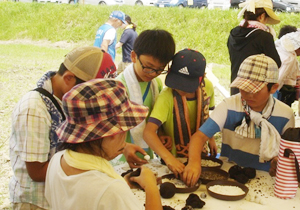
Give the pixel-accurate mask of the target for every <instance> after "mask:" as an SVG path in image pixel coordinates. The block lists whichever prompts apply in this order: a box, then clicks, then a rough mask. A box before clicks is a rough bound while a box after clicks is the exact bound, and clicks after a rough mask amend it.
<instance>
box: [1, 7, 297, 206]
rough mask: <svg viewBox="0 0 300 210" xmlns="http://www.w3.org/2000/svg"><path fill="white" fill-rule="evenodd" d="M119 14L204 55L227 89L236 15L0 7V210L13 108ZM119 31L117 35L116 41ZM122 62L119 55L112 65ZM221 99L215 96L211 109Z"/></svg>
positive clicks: (292, 18)
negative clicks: (229, 45)
mask: <svg viewBox="0 0 300 210" xmlns="http://www.w3.org/2000/svg"><path fill="white" fill-rule="evenodd" d="M116 9H119V10H122V11H124V12H125V13H127V14H129V15H130V16H131V18H132V21H133V22H135V23H136V24H137V25H138V28H137V32H138V33H140V32H141V31H143V30H145V29H152V28H161V29H166V30H168V31H169V32H171V33H172V34H173V36H174V39H175V41H176V45H177V48H176V50H177V51H178V50H180V49H183V48H185V47H189V48H192V49H196V50H199V51H200V52H202V53H203V54H204V56H205V57H206V59H207V62H208V63H209V66H210V67H211V68H212V71H213V73H214V74H215V75H216V76H217V77H218V78H219V80H220V83H221V84H222V85H223V86H224V87H225V88H227V89H228V85H229V76H230V67H229V59H228V52H227V48H226V42H227V37H228V34H229V32H230V29H231V28H233V27H234V26H236V25H237V24H238V22H239V20H237V18H236V16H237V13H238V10H228V11H222V10H207V9H203V10H199V9H186V8H183V9H179V8H155V7H140V6H133V7H131V6H114V7H108V6H90V5H86V6H83V5H59V4H38V3H19V2H17V3H15V2H0V20H1V21H0V22H1V23H0V32H1V33H0V96H1V100H0V119H1V120H0V127H1V129H0V165H1V168H0V209H8V208H9V195H8V181H9V178H10V176H11V169H10V162H9V147H8V143H9V135H10V130H11V129H10V126H11V119H10V115H11V112H12V109H13V107H14V106H15V104H16V103H17V101H18V100H19V99H20V97H21V96H22V95H23V94H24V93H26V92H27V91H29V90H31V89H33V88H34V87H35V84H36V81H37V80H38V79H39V78H40V77H41V76H42V75H43V73H44V72H46V71H49V70H53V71H56V70H57V69H58V66H59V64H60V63H61V62H62V61H63V58H64V55H65V54H66V53H67V52H69V51H70V50H71V49H72V48H74V47H76V46H83V45H92V43H93V40H94V36H95V32H96V30H97V28H98V27H99V26H100V25H101V24H102V23H104V22H105V21H106V20H107V18H108V16H109V14H110V12H111V11H113V10H116ZM278 15H279V16H280V18H281V19H282V22H281V23H280V24H279V25H277V26H275V27H274V28H275V30H276V31H277V32H278V31H279V28H280V27H281V26H282V25H285V24H292V25H295V26H297V27H298V28H300V22H299V19H300V15H299V14H283V13H282V14H278ZM121 33H122V31H121V30H119V31H118V38H120V35H121ZM120 58H121V50H118V55H117V59H116V61H117V62H118V61H119V60H120ZM220 100H222V96H221V95H220V93H219V92H218V91H216V104H217V103H218V102H220Z"/></svg>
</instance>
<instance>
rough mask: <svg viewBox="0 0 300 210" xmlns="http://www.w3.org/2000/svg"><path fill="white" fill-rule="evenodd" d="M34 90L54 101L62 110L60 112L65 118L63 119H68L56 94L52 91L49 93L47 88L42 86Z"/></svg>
mask: <svg viewBox="0 0 300 210" xmlns="http://www.w3.org/2000/svg"><path fill="white" fill-rule="evenodd" d="M34 90H35V91H37V92H39V93H41V94H43V95H44V96H46V97H48V98H49V99H50V100H51V101H52V102H53V104H54V105H55V107H56V108H57V110H58V111H59V112H60V114H61V116H62V118H63V121H64V120H65V119H66V116H65V114H64V112H63V110H62V108H61V106H60V105H59V103H58V102H57V100H56V99H55V98H54V96H53V95H52V94H51V93H49V92H48V91H47V90H45V89H44V88H41V87H38V88H35V89H34Z"/></svg>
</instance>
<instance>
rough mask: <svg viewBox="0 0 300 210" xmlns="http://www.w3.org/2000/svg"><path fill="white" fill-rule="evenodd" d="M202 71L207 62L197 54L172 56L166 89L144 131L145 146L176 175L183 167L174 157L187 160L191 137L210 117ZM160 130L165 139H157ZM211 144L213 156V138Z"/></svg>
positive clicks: (188, 51) (189, 50)
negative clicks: (160, 129)
mask: <svg viewBox="0 0 300 210" xmlns="http://www.w3.org/2000/svg"><path fill="white" fill-rule="evenodd" d="M205 67H206V60H205V58H204V56H203V55H202V54H201V53H199V52H197V51H194V50H191V49H184V50H181V51H179V52H178V53H177V54H176V55H175V56H174V58H173V60H172V65H171V68H170V69H169V72H168V74H167V76H166V81H165V84H166V86H168V87H166V88H165V89H164V90H163V91H162V92H161V93H160V95H159V97H158V98H157V100H156V102H155V105H154V108H153V110H152V112H151V115H150V117H149V120H148V123H147V126H146V128H145V130H144V139H145V141H146V142H147V144H148V145H149V146H150V147H151V148H152V149H153V150H154V151H155V152H156V153H157V154H158V155H159V156H160V157H161V158H162V159H163V160H164V162H165V163H166V165H167V166H168V167H169V169H170V170H172V171H173V172H174V173H175V174H176V175H179V174H181V173H182V172H183V169H184V165H183V164H182V163H181V162H180V161H178V160H177V159H176V158H175V157H187V156H188V149H189V148H188V147H189V141H190V138H191V136H192V134H193V133H194V132H195V131H196V130H197V129H198V128H199V127H200V125H202V124H203V123H204V122H205V120H206V119H207V118H208V115H209V101H208V97H207V94H206V91H205V86H204V83H203V77H204V72H205ZM160 127H162V129H163V133H164V135H166V137H162V136H161V137H159V136H158V134H157V131H158V129H159V128H160ZM160 138H161V139H162V141H161V140H160ZM210 143H212V144H211V145H210V146H211V149H212V150H211V152H212V153H213V154H215V153H216V145H215V142H214V140H213V138H212V141H211V142H210ZM200 153H201V152H200Z"/></svg>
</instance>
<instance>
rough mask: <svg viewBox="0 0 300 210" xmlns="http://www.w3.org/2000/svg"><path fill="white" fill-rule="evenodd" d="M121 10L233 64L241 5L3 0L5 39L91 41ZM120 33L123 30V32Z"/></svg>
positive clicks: (293, 20) (286, 17)
mask: <svg viewBox="0 0 300 210" xmlns="http://www.w3.org/2000/svg"><path fill="white" fill-rule="evenodd" d="M116 9H118V10H122V11H124V12H125V13H126V14H129V15H130V16H131V18H132V21H133V22H135V23H136V24H137V25H138V27H137V32H138V33H140V32H141V31H143V30H145V29H153V28H160V29H165V30H168V31H169V32H170V33H172V34H173V36H174V39H175V41H176V44H177V50H181V49H183V48H186V47H189V48H193V49H196V50H198V51H200V52H202V53H203V54H204V56H205V57H206V59H207V61H208V62H210V63H220V64H229V59H228V52H227V47H226V42H227V37H228V35H229V32H230V30H231V29H232V28H233V27H234V26H236V25H237V24H238V22H239V20H238V19H237V14H238V11H239V10H225V11H223V10H207V9H192V8H158V7H145V6H127V5H126V6H94V5H67V4H52V3H47V4H41V3H22V2H0V19H1V24H0V31H1V33H0V40H11V39H12V40H14V39H24V38H25V39H31V40H49V41H51V42H57V41H62V40H65V41H69V42H79V41H85V42H87V43H90V44H92V43H93V41H94V38H95V33H96V30H97V29H98V27H99V26H100V25H101V24H103V23H104V22H105V21H106V20H107V18H108V16H109V14H110V13H111V12H112V11H113V10H116ZM278 15H279V17H280V18H281V19H282V22H281V23H280V24H279V25H276V26H275V30H276V31H277V32H278V31H279V29H280V27H281V26H282V25H284V24H293V25H296V26H297V27H300V22H299V21H298V20H299V19H300V14H285V13H280V14H278ZM121 33H122V31H121V30H118V37H120V34H121Z"/></svg>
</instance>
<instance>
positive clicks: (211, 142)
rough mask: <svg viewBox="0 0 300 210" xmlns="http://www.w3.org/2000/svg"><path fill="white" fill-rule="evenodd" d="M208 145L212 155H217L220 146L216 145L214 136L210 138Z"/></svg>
mask: <svg viewBox="0 0 300 210" xmlns="http://www.w3.org/2000/svg"><path fill="white" fill-rule="evenodd" d="M208 147H209V150H210V155H211V156H212V157H216V156H217V153H218V147H217V145H216V141H215V139H214V137H212V138H210V139H209V141H208Z"/></svg>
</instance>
